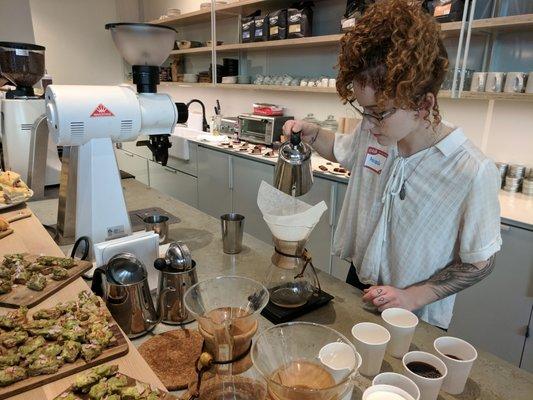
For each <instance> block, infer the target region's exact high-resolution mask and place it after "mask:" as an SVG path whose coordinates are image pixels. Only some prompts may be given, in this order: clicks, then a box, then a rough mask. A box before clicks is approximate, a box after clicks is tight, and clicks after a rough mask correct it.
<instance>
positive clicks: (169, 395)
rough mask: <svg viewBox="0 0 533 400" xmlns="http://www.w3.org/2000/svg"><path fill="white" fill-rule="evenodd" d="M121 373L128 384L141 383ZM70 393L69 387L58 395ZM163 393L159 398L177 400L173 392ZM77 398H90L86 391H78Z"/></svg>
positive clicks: (85, 399)
mask: <svg viewBox="0 0 533 400" xmlns="http://www.w3.org/2000/svg"><path fill="white" fill-rule="evenodd" d="M119 372H120V371H119ZM121 375H124V376H125V377H126V378H127V379H128V384H127V385H126V386H135V385H136V384H137V383H141V382H140V381H138V380H136V379H133V378H132V377H130V376H128V375H126V374H121ZM69 393H71V391H70V390H69V389H67V390H65V391H64V392H63V393H60V394H59V395H58V397H59V396H61V395H63V396H66V395H68V394H69ZM161 394H162V396H161V397H159V400H175V399H176V397H174V396H172V395H171V394H169V393H167V392H162V393H161ZM76 398H79V399H82V400H90V398H89V394H88V393H86V394H83V393H76Z"/></svg>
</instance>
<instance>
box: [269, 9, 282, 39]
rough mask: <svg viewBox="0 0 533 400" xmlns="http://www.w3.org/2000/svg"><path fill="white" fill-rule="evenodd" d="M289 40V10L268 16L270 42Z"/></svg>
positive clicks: (275, 12) (274, 12)
mask: <svg viewBox="0 0 533 400" xmlns="http://www.w3.org/2000/svg"><path fill="white" fill-rule="evenodd" d="M281 39H287V9H283V10H278V11H273V12H271V13H270V14H268V40H281Z"/></svg>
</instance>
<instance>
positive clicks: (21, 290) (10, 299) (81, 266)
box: [0, 255, 93, 308]
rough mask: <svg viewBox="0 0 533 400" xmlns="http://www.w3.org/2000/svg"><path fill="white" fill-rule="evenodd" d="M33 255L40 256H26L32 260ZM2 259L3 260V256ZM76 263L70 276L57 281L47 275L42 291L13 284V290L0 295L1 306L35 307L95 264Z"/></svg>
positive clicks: (77, 261)
mask: <svg viewBox="0 0 533 400" xmlns="http://www.w3.org/2000/svg"><path fill="white" fill-rule="evenodd" d="M32 257H34V258H35V259H36V258H37V257H38V256H33V255H28V256H26V258H27V259H28V260H31V259H32ZM1 261H3V257H2V260H1ZM1 261H0V262H1ZM76 264H77V265H76V266H75V267H72V268H71V269H69V270H68V273H69V276H68V278H67V279H64V280H62V281H55V280H53V279H52V278H49V277H48V276H47V278H46V287H45V288H44V289H43V290H42V291H40V292H38V291H35V290H31V289H28V288H27V287H26V285H13V289H12V290H11V292H9V293H6V294H2V295H0V307H9V308H19V307H20V306H26V307H28V308H32V307H35V306H36V305H37V304H39V303H41V302H42V301H43V300H45V299H47V298H48V297H50V296H51V295H53V294H54V293H56V292H57V291H58V290H60V289H61V288H63V287H65V286H67V285H68V284H69V283H70V282H72V281H74V280H76V279H78V278H79V277H80V276H81V275H82V274H83V273H85V272H87V271H88V270H90V269H91V268H92V266H93V265H92V263H91V262H89V261H80V260H76Z"/></svg>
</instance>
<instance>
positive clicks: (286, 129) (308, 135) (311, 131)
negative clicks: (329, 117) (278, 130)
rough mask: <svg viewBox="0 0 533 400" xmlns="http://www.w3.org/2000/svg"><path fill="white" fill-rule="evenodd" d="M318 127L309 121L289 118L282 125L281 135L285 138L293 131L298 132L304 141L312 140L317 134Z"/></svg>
mask: <svg viewBox="0 0 533 400" xmlns="http://www.w3.org/2000/svg"><path fill="white" fill-rule="evenodd" d="M319 129H320V127H319V126H318V125H316V124H311V123H309V122H305V121H301V120H295V119H291V120H289V121H287V122H285V124H284V125H283V136H285V137H286V138H287V139H289V138H290V137H291V134H292V133H293V132H296V133H297V132H300V133H301V138H302V140H303V141H304V142H308V143H309V142H310V141H312V140H313V138H314V137H315V135H316V134H317V132H318V130H319Z"/></svg>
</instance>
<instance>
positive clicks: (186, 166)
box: [167, 137, 198, 176]
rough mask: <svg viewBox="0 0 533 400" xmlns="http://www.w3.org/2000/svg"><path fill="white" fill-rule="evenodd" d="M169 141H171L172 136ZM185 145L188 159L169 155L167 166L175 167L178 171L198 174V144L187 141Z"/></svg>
mask: <svg viewBox="0 0 533 400" xmlns="http://www.w3.org/2000/svg"><path fill="white" fill-rule="evenodd" d="M170 141H171V142H173V140H172V137H171V140H170ZM176 145H177V144H174V146H176ZM187 145H188V146H189V159H188V160H182V159H181V158H177V157H173V156H171V155H169V157H168V161H167V166H168V167H170V168H173V169H177V170H178V171H181V172H185V173H186V174H189V175H192V176H198V164H197V158H198V154H197V151H198V145H197V144H196V143H194V142H191V141H189V142H188V144H187Z"/></svg>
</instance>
